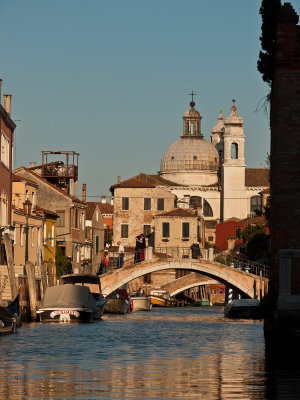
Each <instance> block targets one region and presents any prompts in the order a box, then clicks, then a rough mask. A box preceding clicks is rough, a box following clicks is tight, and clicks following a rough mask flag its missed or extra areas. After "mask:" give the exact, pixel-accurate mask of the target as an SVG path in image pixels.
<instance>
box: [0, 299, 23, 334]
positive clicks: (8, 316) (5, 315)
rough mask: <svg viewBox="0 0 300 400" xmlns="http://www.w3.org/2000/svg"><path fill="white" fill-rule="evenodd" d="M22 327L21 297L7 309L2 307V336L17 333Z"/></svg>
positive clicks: (0, 317)
mask: <svg viewBox="0 0 300 400" xmlns="http://www.w3.org/2000/svg"><path fill="white" fill-rule="evenodd" d="M18 326H20V305H19V295H17V297H16V298H15V300H14V301H13V302H11V303H10V304H9V305H8V306H7V307H0V335H7V334H10V333H16V331H17V327H18Z"/></svg>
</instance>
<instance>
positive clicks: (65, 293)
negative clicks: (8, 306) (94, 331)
mask: <svg viewBox="0 0 300 400" xmlns="http://www.w3.org/2000/svg"><path fill="white" fill-rule="evenodd" d="M61 283H62V284H61V285H58V286H50V287H48V288H47V289H46V293H45V296H44V298H43V300H42V302H41V304H40V306H39V308H38V310H37V314H38V315H39V317H40V321H41V322H91V321H93V320H97V319H99V318H101V316H102V315H103V312H104V307H105V304H106V299H105V298H104V296H103V295H102V291H101V283H100V278H99V276H97V275H88V274H70V275H64V276H62V278H61Z"/></svg>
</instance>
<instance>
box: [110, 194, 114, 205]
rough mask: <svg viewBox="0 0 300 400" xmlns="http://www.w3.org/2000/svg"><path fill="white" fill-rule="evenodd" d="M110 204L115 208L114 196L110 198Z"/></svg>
mask: <svg viewBox="0 0 300 400" xmlns="http://www.w3.org/2000/svg"><path fill="white" fill-rule="evenodd" d="M110 204H111V205H112V206H113V205H114V198H113V196H111V198H110Z"/></svg>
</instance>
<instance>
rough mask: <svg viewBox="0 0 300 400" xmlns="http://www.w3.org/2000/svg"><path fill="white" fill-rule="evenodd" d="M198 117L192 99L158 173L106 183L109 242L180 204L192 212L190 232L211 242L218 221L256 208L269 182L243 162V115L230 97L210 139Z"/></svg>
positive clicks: (126, 237)
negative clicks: (109, 199) (109, 201)
mask: <svg viewBox="0 0 300 400" xmlns="http://www.w3.org/2000/svg"><path fill="white" fill-rule="evenodd" d="M201 120H202V116H201V115H200V113H199V112H198V111H197V110H196V109H195V103H194V101H193V100H192V101H191V102H190V109H189V110H187V111H186V113H185V114H184V116H183V132H182V134H181V136H180V138H179V139H178V140H177V141H175V142H174V143H173V144H171V145H170V146H169V148H168V149H167V150H166V151H165V153H164V154H163V157H162V159H161V165H160V171H159V172H158V174H157V175H148V174H139V175H137V176H135V177H133V178H130V179H128V180H125V181H123V182H119V183H118V184H116V185H113V186H112V187H111V192H112V194H113V196H114V242H115V243H116V242H117V241H118V240H121V241H122V243H123V244H124V245H127V246H134V244H135V236H136V235H137V234H140V233H142V232H144V233H146V234H147V233H148V232H150V228H151V225H153V218H154V217H155V219H156V218H157V217H156V216H157V214H159V213H161V212H169V211H172V210H174V209H176V208H180V209H186V210H193V212H194V213H195V215H197V218H196V220H197V219H198V222H197V223H196V224H195V229H196V231H198V235H197V233H196V234H195V232H193V231H191V232H190V237H191V238H192V237H193V238H194V237H195V238H197V236H198V239H199V240H200V241H201V243H202V246H204V244H205V242H208V243H210V244H211V245H214V244H215V226H216V224H217V223H218V222H223V221H226V220H227V219H229V218H237V219H243V218H247V217H249V216H251V215H255V214H256V211H261V210H262V204H261V195H260V193H261V192H262V191H264V190H266V189H268V187H269V169H268V168H246V162H245V133H244V126H243V119H242V118H241V117H240V116H239V115H238V114H237V107H236V105H235V101H234V100H233V104H232V106H231V109H230V113H229V115H228V117H227V118H225V119H224V117H223V115H222V114H221V113H220V115H219V116H218V122H217V124H216V125H215V126H214V127H213V129H212V131H211V142H209V141H207V140H206V139H205V138H204V135H203V134H202V131H201ZM183 222H187V221H183ZM156 223H157V222H156ZM199 227H200V228H199ZM161 229H162V228H161V227H160V228H159V229H158V232H160V230H161ZM178 229H179V230H181V228H180V227H179V226H178ZM180 235H181V233H180ZM177 236H178V233H176V237H177ZM178 237H179V236H178ZM155 240H160V239H159V238H158V236H157V235H156V239H155ZM180 240H182V237H181V239H180Z"/></svg>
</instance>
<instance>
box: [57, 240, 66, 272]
mask: <svg viewBox="0 0 300 400" xmlns="http://www.w3.org/2000/svg"><path fill="white" fill-rule="evenodd" d="M55 264H56V276H57V278H59V277H60V276H61V275H62V274H63V273H64V272H65V270H66V269H67V257H65V256H64V255H63V253H62V250H61V248H60V247H59V246H56V250H55Z"/></svg>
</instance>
